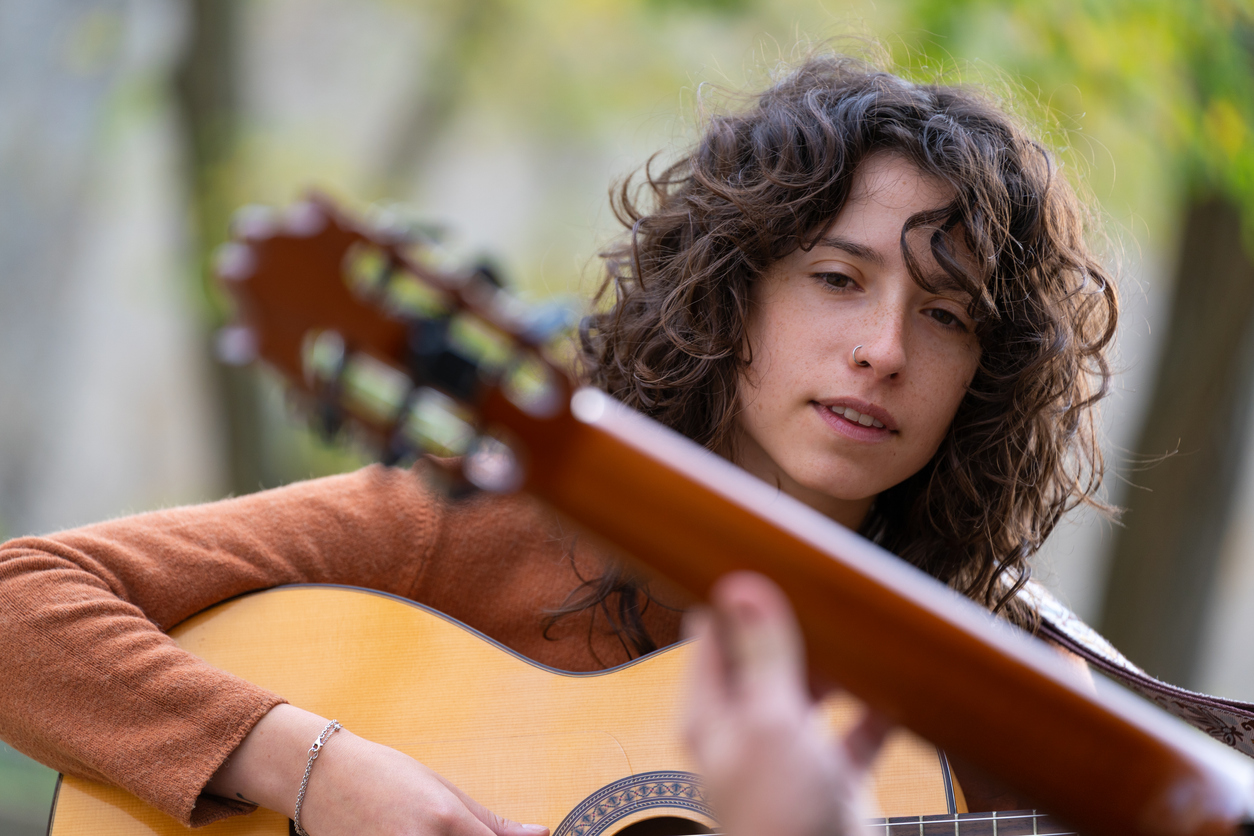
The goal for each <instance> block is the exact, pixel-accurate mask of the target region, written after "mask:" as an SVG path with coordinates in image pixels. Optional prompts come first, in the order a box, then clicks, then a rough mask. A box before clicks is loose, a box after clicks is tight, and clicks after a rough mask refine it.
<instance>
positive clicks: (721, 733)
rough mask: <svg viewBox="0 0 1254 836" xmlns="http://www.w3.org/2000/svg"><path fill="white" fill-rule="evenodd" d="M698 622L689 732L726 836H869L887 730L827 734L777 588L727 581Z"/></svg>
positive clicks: (755, 581)
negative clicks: (866, 791)
mask: <svg viewBox="0 0 1254 836" xmlns="http://www.w3.org/2000/svg"><path fill="white" fill-rule="evenodd" d="M711 601H712V603H713V610H712V611H711V612H707V613H696V614H694V617H693V618H692V619H691V620H690V630H691V632H692V633H693V634H695V635H696V636H697V637H699V638H701V639H702V643H701V646H700V649H699V651H698V655H697V660H696V664H695V666H694V671H693V684H692V695H691V699H690V701H689V712H688V718H687V723H686V731H687V737H688V741H689V747H690V749H691V750H692V753H693V756H694V758H695V759H696V761H697V765H698V768H699V770H700V771H701V773H702V774H703V776H704V778H705V782H706V786H707V788H708V790H709V793H710V802H711V804H712V805H713V807H714V809H715V810H716V812H717V813H718V815H719V819H720V821H721V823H722V824H723V827H724V831H725V832H726V833H727V834H728V836H758V835H759V834H764V833H770V834H774V836H851V835H852V834H858V833H861V832H862V831H863V822H864V821H865V819H866V818H867V817H868V807H867V806H866V805H865V804H864V803H863V802H862V792H863V787H864V785H865V783H866V779H867V774H868V771H869V769H870V767H871V764H872V762H873V761H874V760H875V756H876V754H877V753H878V752H879V748H880V745H881V744H882V742H883V740H884V736H885V735H886V734H887V732H888V728H889V727H888V724H887V722H886V721H885V720H884V719H883V718H881V717H880V716H879V715H876V714H874V713H868V715H867V716H866V718H864V719H863V721H862V722H861V723H859V724H858V725H856V726H855V727H854V728H853V729H852V730H851V731H850V732H849V733H848V734H847V735H846V736H845V737H844V738H843V739H841V740H837V741H831V740H829V739H828V736H827V735H826V733H825V732H824V731H823V730H822V729H821V728H820V725H819V722H818V716H817V714H816V711H815V705H814V703H813V701H812V700H811V699H810V696H809V692H808V689H807V688H806V685H805V665H804V653H803V650H802V646H801V635H800V631H799V630H798V628H797V624H796V621H795V619H794V617H793V614H792V609H791V607H790V606H789V604H788V601H787V599H786V598H785V597H784V595H783V593H782V592H780V590H779V589H778V587H776V586H775V585H774V584H772V583H771V582H770V581H768V580H767V579H766V578H764V577H762V576H761V575H755V574H750V573H747V572H742V573H737V574H732V575H728V576H727V577H725V578H723V579H722V580H721V581H719V583H718V584H717V585H716V586H715V588H714V590H713V591H712V593H711Z"/></svg>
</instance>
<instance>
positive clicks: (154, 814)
mask: <svg viewBox="0 0 1254 836" xmlns="http://www.w3.org/2000/svg"><path fill="white" fill-rule="evenodd" d="M171 635H172V636H173V637H174V638H175V639H176V641H177V642H178V644H179V645H180V646H181V647H183V648H184V649H186V650H189V651H191V652H193V653H195V654H197V655H198V656H200V657H201V658H203V659H205V660H206V661H209V662H210V663H212V664H214V665H216V666H218V667H220V668H223V669H225V670H229V671H231V672H233V673H236V674H238V675H240V676H242V677H244V678H246V679H248V680H250V681H252V682H255V683H257V684H259V685H262V686H264V687H266V688H269V689H271V690H273V691H275V692H277V693H281V694H283V695H285V696H286V697H287V698H288V699H290V700H291V701H292V702H293V703H295V704H297V705H300V706H302V707H304V708H308V709H310V710H312V711H315V712H318V713H320V714H324V715H326V716H335V717H336V718H338V719H339V720H340V721H341V722H342V723H344V724H345V726H346V727H348V728H351V729H353V731H354V732H356V733H358V734H361V735H363V736H365V737H367V738H369V739H371V740H375V741H378V742H381V743H385V744H387V745H389V746H392V747H393V748H395V749H398V750H400V751H402V752H405V753H406V754H409V755H411V756H413V757H415V758H417V759H418V760H420V761H421V762H422V763H424V764H426V765H427V766H430V767H431V768H432V769H435V770H436V771H437V772H439V773H440V774H442V775H444V776H445V777H447V778H449V779H450V780H452V781H453V782H454V783H456V784H457V785H458V786H459V787H461V788H462V789H464V790H465V791H466V792H468V793H469V794H470V795H471V796H472V797H473V798H475V799H477V800H479V801H481V802H482V803H484V804H486V805H487V806H488V807H489V809H492V810H494V811H496V812H499V813H501V814H502V815H506V816H509V817H510V818H514V819H516V820H523V821H537V822H542V823H545V824H548V825H549V827H550V828H551V830H552V833H553V836H679V834H700V833H706V832H709V831H710V829H711V828H713V827H715V826H716V822H715V820H714V817H713V814H712V812H711V810H710V809H709V806H708V805H707V803H706V801H705V797H704V793H703V791H702V789H701V786H700V782H699V780H698V778H697V776H696V775H694V774H693V772H692V767H691V764H690V763H689V762H688V758H687V756H686V754H685V752H684V747H683V744H682V742H681V741H680V740H679V737H678V735H677V728H676V714H677V709H678V708H679V702H680V698H681V696H682V690H683V688H682V680H683V677H684V672H685V671H686V670H687V667H688V660H689V656H690V651H691V649H692V648H691V646H690V645H678V646H675V647H672V648H670V649H668V650H663V651H659V652H657V653H653V654H650V655H648V656H646V657H644V658H641V659H637V660H635V661H633V662H631V663H628V664H625V665H620V666H618V667H616V668H612V669H610V670H606V671H601V672H598V673H591V674H572V673H567V672H562V671H556V670H553V669H551V668H546V667H544V666H543V665H540V664H538V663H536V662H533V661H531V660H529V659H526V658H524V657H522V656H519V655H518V654H516V653H514V652H513V651H511V650H509V649H507V648H505V647H504V646H502V645H499V644H497V643H496V642H494V641H492V640H491V639H489V638H487V637H485V636H483V635H482V634H480V633H477V632H476V631H474V630H472V629H470V628H469V627H467V626H465V625H463V624H461V623H459V622H457V621H454V620H452V619H450V618H448V617H447V616H444V615H442V614H440V613H438V612H436V611H434V610H431V609H429V608H427V607H424V606H422V605H420V604H415V603H414V602H412V601H408V600H406V599H403V598H398V597H396V596H392V595H388V594H385V593H380V592H374V591H370V590H363V589H356V588H352V587H331V586H315V585H309V586H289V587H280V588H278V589H274V590H269V591H267V592H260V593H255V594H252V595H246V596H243V597H241V598H237V599H234V600H232V601H228V602H226V603H224V604H221V605H219V606H217V607H214V608H212V609H210V610H208V611H206V612H204V613H201V614H200V615H197V616H194V617H193V618H191V619H189V620H188V621H186V622H184V623H183V624H182V625H180V626H178V627H177V628H175V629H174V630H173V631H172V633H171ZM296 648H299V652H296V651H295V650H294V649H296ZM824 709H825V713H826V714H827V717H828V720H829V722H830V724H831V726H832V727H833V729H835V730H839V729H841V728H843V727H845V726H846V725H847V724H849V723H852V722H853V721H854V720H856V718H857V716H858V714H859V713H860V711H861V708H860V706H858V705H857V704H856V703H854V701H852V700H850V699H847V698H837V699H833V700H829V701H827V702H826V703H825V704H824ZM873 789H874V793H875V796H876V799H877V801H878V802H879V806H880V808H881V811H882V812H883V813H885V814H887V815H889V816H891V818H886V819H884V820H882V822H881V823H882V824H884V825H885V826H886V827H887V828H888V829H887V830H885V832H886V833H900V832H907V831H904V830H901V829H900V827H902V826H907V825H909V826H913V829H911V830H909V831H908V832H911V833H918V832H920V831H919V829H918V828H919V826H920V825H922V824H926V825H927V826H928V830H927V832H929V833H930V832H941V831H940V830H936V829H935V828H941V827H943V828H944V831H943V832H945V833H947V834H955V833H958V834H963V836H971V834H983V833H991V832H992V831H991V830H990V829H989V828H990V827H991V826H992V822H993V821H994V818H993V816H991V815H989V814H985V815H964V814H963V813H965V810H963V811H962V812H961V813H957V814H955V809H954V808H955V807H958V808H959V809H961V797H960V796H958V797H955V796H954V794H953V792H954V790H953V785H952V784H951V783H950V777H949V773H948V768H947V765H946V763H945V760H944V757H943V756H942V755H940V753H939V752H938V751H937V750H936V748H935V747H933V746H931V745H930V744H928V743H926V742H924V741H922V740H920V739H919V738H917V737H915V736H914V735H912V734H910V733H908V732H905V731H899V732H896V733H894V734H893V736H892V737H891V738H890V739H889V741H888V743H887V744H886V746H885V749H884V752H883V754H882V756H881V758H880V760H879V761H878V762H877V765H876V770H875V774H874V776H873ZM996 821H997V824H998V830H997V832H998V833H1000V834H1003V836H1006V834H1018V833H1062V832H1063V829H1062V828H1061V826H1059V825H1057V824H1055V823H1054V822H1052V821H1050V820H1048V819H1047V818H1046V817H1044V816H1038V815H1036V814H1034V813H1032V812H1030V811H1022V812H1017V813H999V814H997V816H996ZM1034 828H1035V829H1034ZM49 832H50V836H67V835H68V834H75V836H77V834H92V836H177V835H178V834H185V833H186V832H187V831H186V829H185V828H184V827H183V826H182V825H180V824H178V823H177V822H175V821H174V820H173V819H171V818H169V817H168V816H166V815H164V814H163V813H160V812H158V811H157V810H155V809H153V808H151V807H149V806H148V805H146V804H144V803H143V802H140V801H139V800H137V799H135V798H133V797H132V796H130V795H128V794H127V793H126V792H124V791H123V790H120V789H117V788H114V787H108V786H105V785H102V784H97V783H94V782H90V781H83V780H79V779H75V778H68V777H66V778H63V779H62V781H61V783H60V785H59V788H58V794H57V799H56V803H55V807H54V814H53V819H52V824H51V827H50V830H49ZM198 832H200V833H203V834H205V836H282V834H286V833H287V832H288V821H287V819H285V818H284V817H283V816H281V815H279V814H277V813H273V812H271V811H268V810H259V811H257V812H256V813H253V814H251V815H248V816H239V817H234V818H230V819H226V820H223V821H219V822H217V823H215V824H212V825H210V826H208V827H206V828H204V829H203V830H200V831H198Z"/></svg>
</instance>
